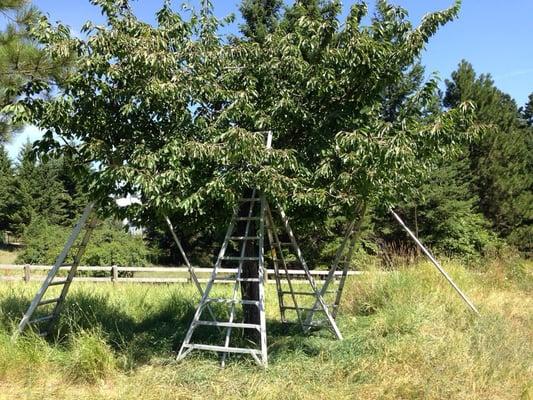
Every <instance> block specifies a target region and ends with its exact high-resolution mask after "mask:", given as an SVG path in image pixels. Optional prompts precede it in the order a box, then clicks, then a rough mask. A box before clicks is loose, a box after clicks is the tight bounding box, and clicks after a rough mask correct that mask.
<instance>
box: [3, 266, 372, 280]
mask: <svg viewBox="0 0 533 400" xmlns="http://www.w3.org/2000/svg"><path fill="white" fill-rule="evenodd" d="M52 267H53V266H52V265H29V264H26V265H14V264H0V281H23V282H33V281H43V280H44V278H45V277H46V272H48V271H49V270H50V269H51V268H52ZM69 269H70V267H68V266H65V267H61V268H60V270H65V271H68V270H69ZM77 270H78V271H79V272H100V273H102V272H103V273H104V274H106V276H76V278H75V280H76V281H78V282H136V283H187V282H190V281H191V280H190V277H189V271H188V269H187V268H186V267H120V266H117V265H113V266H106V267H102V266H79V267H78V268H77ZM3 271H11V273H8V274H6V273H5V272H4V273H2V272H3ZM12 271H15V272H17V271H19V272H20V274H12ZM218 271H219V272H220V273H225V274H228V275H231V274H235V273H237V269H236V268H219V269H218ZM35 272H38V274H37V275H36V274H35ZM194 272H195V273H196V275H198V280H199V281H200V282H203V283H205V282H207V281H208V280H209V279H208V278H207V277H204V278H202V277H201V276H203V275H206V276H209V275H210V274H211V273H212V272H213V268H194ZM128 273H129V274H131V275H132V276H124V275H125V274H128ZM135 273H142V274H143V275H146V274H150V273H155V274H158V273H159V274H161V273H164V274H165V275H170V274H180V275H183V276H176V277H168V276H140V277H139V276H137V277H135V276H134V274H135ZM310 273H311V275H312V276H313V277H314V278H316V279H325V278H326V276H327V274H328V271H310ZM361 273H362V272H360V271H348V275H359V274H361ZM283 274H284V272H283ZM341 274H342V271H337V272H336V273H335V275H336V276H340V275H341ZM289 275H291V278H292V279H291V281H293V282H298V281H301V282H305V281H306V280H305V271H304V270H294V269H291V270H289ZM273 276H274V270H273V269H268V270H267V282H268V283H274V282H275V281H274V280H273V279H272V278H273ZM228 278H229V276H228ZM234 282H235V281H234V280H230V279H228V280H224V279H221V280H217V283H234Z"/></svg>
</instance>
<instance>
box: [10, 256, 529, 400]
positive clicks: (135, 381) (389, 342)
mask: <svg viewBox="0 0 533 400" xmlns="http://www.w3.org/2000/svg"><path fill="white" fill-rule="evenodd" d="M445 266H446V268H448V269H449V271H450V272H451V274H452V275H453V277H454V278H455V279H456V280H457V282H458V284H459V285H460V286H461V287H462V288H464V290H465V291H466V292H467V293H468V294H469V295H470V296H471V297H472V299H473V300H474V302H475V303H476V304H477V305H478V306H479V309H480V311H481V317H475V316H473V315H472V314H471V313H470V312H469V311H468V310H467V309H466V308H465V306H464V304H463V303H461V302H460V300H459V299H458V298H457V296H456V295H455V294H454V293H453V292H452V290H451V289H450V287H449V286H447V284H446V283H444V282H443V280H442V278H441V277H440V276H439V275H438V274H437V272H436V271H435V270H434V269H433V268H432V267H431V266H429V265H427V264H421V265H419V266H417V267H412V268H404V269H401V270H398V271H395V272H391V273H388V274H380V273H376V272H369V273H367V274H365V275H364V276H362V277H355V278H352V279H351V280H350V282H348V284H347V287H346V295H345V297H344V300H343V303H342V311H341V313H340V316H339V326H340V329H341V331H342V332H343V334H344V336H345V340H343V341H335V340H333V338H332V337H331V336H330V335H329V334H328V333H326V332H319V333H315V334H313V335H311V336H304V335H302V334H300V333H299V332H298V330H296V329H292V330H291V329H289V330H287V329H285V328H284V327H283V326H282V325H280V324H279V323H278V322H277V321H278V319H279V318H278V311H277V304H276V295H275V292H274V288H273V287H272V286H270V287H269V288H268V293H267V295H268V321H267V322H268V329H269V363H270V365H269V367H268V369H267V370H262V369H259V368H257V367H256V366H255V365H254V364H253V363H252V362H251V360H249V359H247V358H232V359H231V360H230V362H229V365H228V366H227V367H226V368H225V369H221V368H220V367H219V364H218V361H217V358H216V357H215V356H210V355H209V354H206V353H194V352H193V353H192V354H191V356H189V357H188V358H186V359H185V360H184V361H182V362H180V363H177V362H175V361H174V357H175V352H176V350H177V349H178V348H179V345H180V341H181V340H182V339H183V336H184V333H185V330H186V329H187V327H188V324H189V322H190V319H191V316H192V313H193V312H194V305H195V302H196V301H197V299H198V297H197V295H196V293H195V290H194V288H193V287H191V286H190V285H168V286H163V285H160V286H156V285H140V284H139V285H133V284H131V285H130V284H127V285H126V284H125V285H117V286H115V287H113V286H112V285H111V284H81V283H79V284H75V285H74V286H73V290H72V292H71V294H70V296H69V302H68V304H67V306H66V309H65V312H64V314H63V318H62V320H61V322H60V324H59V326H58V328H57V331H56V332H55V337H54V339H51V340H49V341H45V340H43V339H40V338H38V337H37V336H35V335H31V334H30V335H25V336H24V337H21V338H19V340H18V341H17V342H16V343H12V342H11V340H10V335H11V333H12V331H13V329H14V327H15V324H16V322H17V320H18V319H19V318H20V315H21V314H22V312H23V310H24V309H25V307H26V306H27V304H28V302H29V300H30V298H31V296H32V295H33V293H34V292H35V290H36V288H37V286H35V285H24V284H22V283H16V284H15V283H2V284H0V399H76V400H81V399H139V398H142V399H182V398H183V399H244V398H253V399H278V398H279V399H311V398H317V399H450V400H451V399H531V398H532V396H533V371H532V365H533V348H532V339H533V329H532V327H533V326H532V322H533V311H532V310H533V307H532V305H533V304H532V302H533V301H532V297H531V294H532V291H533V280H532V273H531V264H530V263H529V264H526V263H523V262H522V263H510V264H509V265H503V264H498V263H496V262H495V263H493V265H490V266H489V267H488V272H484V273H474V272H469V271H467V270H466V269H465V268H463V267H461V266H460V265H457V264H454V263H447V264H446V265H445Z"/></svg>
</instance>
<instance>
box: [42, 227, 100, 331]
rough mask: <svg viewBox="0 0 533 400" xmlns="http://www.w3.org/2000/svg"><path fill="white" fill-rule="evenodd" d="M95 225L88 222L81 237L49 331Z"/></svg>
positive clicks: (57, 315) (58, 312) (53, 313)
mask: <svg viewBox="0 0 533 400" xmlns="http://www.w3.org/2000/svg"><path fill="white" fill-rule="evenodd" d="M95 225H96V220H95V219H93V220H91V221H89V223H88V227H89V229H87V231H86V232H85V235H84V236H83V239H82V241H81V243H80V247H79V249H78V252H77V253H76V256H75V258H74V263H73V264H72V267H71V268H70V271H69V273H68V276H67V279H66V282H65V284H64V285H63V289H62V290H61V295H60V296H59V301H58V302H57V303H56V306H55V307H54V311H53V312H52V315H53V318H52V320H51V322H50V324H49V327H48V329H49V330H51V329H52V328H53V326H54V324H55V323H56V322H57V318H58V317H59V314H60V313H61V310H62V309H63V305H64V302H65V299H66V297H67V293H68V291H69V289H70V284H71V283H72V280H73V279H74V277H75V276H76V271H77V270H78V266H79V265H80V262H81V258H82V257H83V254H84V253H85V249H86V248H87V244H88V243H89V240H90V239H91V236H92V233H93V229H94V227H95Z"/></svg>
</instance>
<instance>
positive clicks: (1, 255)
mask: <svg viewBox="0 0 533 400" xmlns="http://www.w3.org/2000/svg"><path fill="white" fill-rule="evenodd" d="M16 258H17V253H16V252H15V251H12V250H7V249H1V248H0V264H14V263H15V259H16Z"/></svg>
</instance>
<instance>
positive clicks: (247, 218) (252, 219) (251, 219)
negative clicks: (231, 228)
mask: <svg viewBox="0 0 533 400" xmlns="http://www.w3.org/2000/svg"><path fill="white" fill-rule="evenodd" d="M260 219H261V218H260V217H236V218H235V220H236V221H259V220H260Z"/></svg>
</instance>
